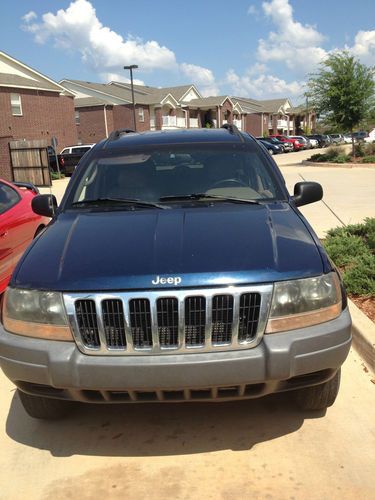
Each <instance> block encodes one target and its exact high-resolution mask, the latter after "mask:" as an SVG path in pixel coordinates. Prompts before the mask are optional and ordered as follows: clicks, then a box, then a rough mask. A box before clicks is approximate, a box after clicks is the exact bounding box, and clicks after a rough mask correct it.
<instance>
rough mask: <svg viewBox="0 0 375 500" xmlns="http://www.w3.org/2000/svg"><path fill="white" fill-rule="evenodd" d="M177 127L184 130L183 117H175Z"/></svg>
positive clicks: (184, 122)
mask: <svg viewBox="0 0 375 500" xmlns="http://www.w3.org/2000/svg"><path fill="white" fill-rule="evenodd" d="M177 127H178V128H186V120H185V118H184V117H183V116H177Z"/></svg>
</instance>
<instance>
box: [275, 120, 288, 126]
mask: <svg viewBox="0 0 375 500" xmlns="http://www.w3.org/2000/svg"><path fill="white" fill-rule="evenodd" d="M277 128H288V120H277Z"/></svg>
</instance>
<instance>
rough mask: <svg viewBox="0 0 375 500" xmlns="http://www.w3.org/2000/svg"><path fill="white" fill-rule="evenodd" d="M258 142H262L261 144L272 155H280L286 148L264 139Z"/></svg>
mask: <svg viewBox="0 0 375 500" xmlns="http://www.w3.org/2000/svg"><path fill="white" fill-rule="evenodd" d="M257 140H258V142H260V144H262V146H264V147H265V148H266V149H267V151H268V152H269V154H270V155H278V154H280V153H284V148H283V147H282V145H277V144H274V143H273V142H270V141H266V140H265V139H263V138H262V137H261V138H259V139H257Z"/></svg>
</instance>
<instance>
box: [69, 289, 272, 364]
mask: <svg viewBox="0 0 375 500" xmlns="http://www.w3.org/2000/svg"><path fill="white" fill-rule="evenodd" d="M272 293H273V285H272V284H264V285H252V286H228V287H216V288H199V289H191V288H189V289H185V290H183V289H174V290H172V289H171V288H168V289H166V290H163V289H155V290H144V291H134V292H132V291H125V292H121V291H119V292H115V293H113V292H108V293H106V292H98V293H92V294H89V295H87V294H85V293H82V294H80V293H74V294H69V293H65V294H64V303H65V308H66V311H67V314H68V318H69V322H70V325H71V328H72V333H73V336H74V338H75V340H76V342H77V345H78V348H79V349H80V350H81V352H83V353H85V354H91V355H97V356H99V355H111V356H124V355H140V356H145V355H150V354H171V355H172V354H177V353H178V354H179V353H190V354H192V353H193V352H195V353H201V352H210V351H211V352H214V351H226V350H239V349H247V348H250V347H255V346H256V345H258V344H259V342H260V340H261V338H262V336H263V333H264V329H265V327H266V323H267V318H268V314H269V308H270V304H271V300H272Z"/></svg>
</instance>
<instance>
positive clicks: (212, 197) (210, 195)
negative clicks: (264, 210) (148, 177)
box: [159, 193, 262, 205]
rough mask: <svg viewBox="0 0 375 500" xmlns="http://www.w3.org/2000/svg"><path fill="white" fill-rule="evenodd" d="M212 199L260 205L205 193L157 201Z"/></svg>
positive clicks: (174, 196)
mask: <svg viewBox="0 0 375 500" xmlns="http://www.w3.org/2000/svg"><path fill="white" fill-rule="evenodd" d="M205 198H206V199H207V198H208V199H214V200H221V201H230V202H233V203H249V204H251V205H261V204H262V203H261V202H260V201H257V200H246V199H245V198H234V197H232V196H220V195H218V194H206V193H191V194H181V195H178V194H177V195H172V196H162V197H161V198H159V201H180V200H181V201H184V200H203V199H205Z"/></svg>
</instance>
